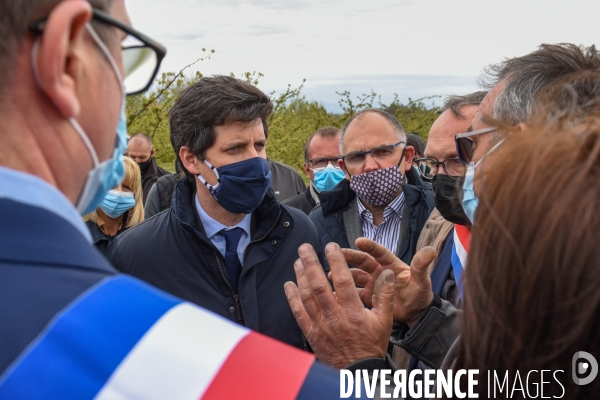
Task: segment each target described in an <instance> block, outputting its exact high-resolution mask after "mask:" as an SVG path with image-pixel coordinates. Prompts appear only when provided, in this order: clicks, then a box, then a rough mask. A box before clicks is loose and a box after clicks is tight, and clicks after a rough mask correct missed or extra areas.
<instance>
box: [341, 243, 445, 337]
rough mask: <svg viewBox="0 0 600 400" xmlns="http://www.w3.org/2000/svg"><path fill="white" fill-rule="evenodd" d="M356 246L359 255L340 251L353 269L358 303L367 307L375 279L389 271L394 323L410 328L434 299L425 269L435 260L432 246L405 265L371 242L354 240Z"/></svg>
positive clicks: (354, 252) (346, 250)
mask: <svg viewBox="0 0 600 400" xmlns="http://www.w3.org/2000/svg"><path fill="white" fill-rule="evenodd" d="M356 247H358V248H359V249H360V250H362V252H361V251H356V250H351V249H342V252H343V254H344V257H345V259H346V261H347V262H348V263H349V264H352V265H355V266H356V268H353V269H352V270H351V273H352V277H353V278H354V282H355V283H356V286H360V287H362V288H361V289H357V290H358V295H359V296H360V298H361V300H362V301H363V302H364V303H365V304H366V305H368V306H370V305H371V298H372V296H373V291H374V287H375V282H376V281H377V278H378V277H379V275H380V274H382V273H383V272H384V271H387V270H391V271H392V272H393V273H394V275H395V285H394V320H395V321H403V322H405V323H406V324H408V325H409V326H412V324H414V323H415V322H416V321H417V320H418V319H419V316H421V312H422V311H423V310H424V309H425V308H427V306H429V304H430V303H431V300H432V299H433V292H432V290H431V278H430V277H429V273H428V272H427V266H428V265H429V263H431V261H432V260H433V258H434V257H435V250H434V249H433V248H432V247H425V248H423V249H421V250H420V251H419V252H418V253H417V254H415V256H414V257H413V259H412V262H411V264H410V266H408V265H406V264H405V263H403V262H402V261H401V260H400V259H399V258H398V257H396V256H395V255H394V254H393V253H392V252H391V251H389V250H388V249H386V248H385V247H383V246H382V245H380V244H377V243H376V242H374V241H372V240H370V239H366V238H359V239H356ZM363 252H364V253H363Z"/></svg>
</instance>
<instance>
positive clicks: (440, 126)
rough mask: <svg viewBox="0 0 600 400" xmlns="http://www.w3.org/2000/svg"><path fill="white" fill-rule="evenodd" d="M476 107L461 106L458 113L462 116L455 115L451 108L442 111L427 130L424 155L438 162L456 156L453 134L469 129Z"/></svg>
mask: <svg viewBox="0 0 600 400" xmlns="http://www.w3.org/2000/svg"><path fill="white" fill-rule="evenodd" d="M477 108H478V106H477V105H468V106H463V107H461V108H460V115H462V116H459V115H457V114H456V113H455V112H454V111H453V110H451V109H447V110H446V111H444V112H443V113H442V114H441V115H440V116H439V117H438V119H436V120H435V122H434V123H433V125H432V126H431V129H430V130H429V136H428V138H427V147H426V148H425V157H427V158H434V159H436V160H437V161H440V162H442V161H444V160H446V159H448V158H457V157H458V154H457V153H456V145H455V144H454V136H455V135H457V134H459V133H463V132H466V131H467V130H468V129H469V126H470V125H471V122H472V121H473V117H474V116H475V113H476V112H477Z"/></svg>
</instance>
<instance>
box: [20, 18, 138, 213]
mask: <svg viewBox="0 0 600 400" xmlns="http://www.w3.org/2000/svg"><path fill="white" fill-rule="evenodd" d="M86 29H87V30H88V32H89V33H90V35H91V36H92V38H93V39H94V42H96V44H97V45H98V47H100V49H101V50H102V52H103V53H104V55H105V56H106V58H107V59H108V61H109V63H110V65H111V66H112V69H113V71H114V73H115V75H116V77H117V81H118V82H119V87H120V88H121V93H122V97H121V113H120V115H119V122H118V125H117V129H116V131H117V137H116V139H115V147H114V151H113V154H112V157H111V158H109V159H108V160H105V161H102V162H100V161H99V160H98V154H97V153H96V150H95V149H94V146H93V145H92V143H91V141H90V139H89V138H88V136H87V134H86V133H85V132H84V131H83V129H82V128H81V126H80V125H79V123H78V122H77V121H76V120H75V119H74V118H69V120H68V121H69V123H70V124H71V126H72V127H73V129H75V131H76V132H77V134H78V135H79V136H80V137H81V140H82V141H83V143H84V144H85V146H86V147H87V149H88V151H89V153H90V155H91V157H92V162H93V163H94V167H93V168H92V169H91V170H90V171H89V173H88V176H87V179H86V181H85V184H84V186H83V189H82V191H81V194H80V195H79V199H78V200H77V204H76V207H77V210H78V211H79V213H80V214H81V215H85V214H89V213H90V212H92V211H94V210H95V209H96V208H98V206H99V205H100V203H101V202H102V199H104V196H105V195H106V193H107V192H108V191H109V190H110V189H112V188H114V187H116V186H118V185H119V184H120V183H121V182H122V181H123V177H124V176H125V167H124V164H123V152H124V151H125V149H126V148H127V117H126V115H125V95H126V92H125V86H124V85H123V78H122V76H121V72H120V70H119V68H118V67H117V64H116V62H115V60H114V58H113V57H112V55H111V54H110V52H109V51H108V49H107V48H106V46H105V45H104V43H103V42H102V40H101V39H100V38H99V37H98V34H97V33H96V31H94V28H92V27H91V25H90V24H86ZM38 47H39V39H38V40H36V42H35V43H34V45H33V47H32V50H31V53H32V63H33V71H34V75H35V78H36V80H37V82H38V84H39V82H40V79H39V75H38V70H37V52H38ZM40 86H41V85H40Z"/></svg>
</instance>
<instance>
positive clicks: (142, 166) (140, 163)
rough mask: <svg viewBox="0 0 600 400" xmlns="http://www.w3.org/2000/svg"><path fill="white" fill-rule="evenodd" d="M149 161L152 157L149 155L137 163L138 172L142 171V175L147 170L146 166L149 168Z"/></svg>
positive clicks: (150, 161)
mask: <svg viewBox="0 0 600 400" xmlns="http://www.w3.org/2000/svg"><path fill="white" fill-rule="evenodd" d="M151 163H152V157H150V158H149V159H147V160H146V161H142V162H139V163H137V165H139V166H140V172H141V173H142V175H146V172H148V168H150V164H151Z"/></svg>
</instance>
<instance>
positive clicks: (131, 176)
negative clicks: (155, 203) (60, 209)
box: [83, 156, 144, 228]
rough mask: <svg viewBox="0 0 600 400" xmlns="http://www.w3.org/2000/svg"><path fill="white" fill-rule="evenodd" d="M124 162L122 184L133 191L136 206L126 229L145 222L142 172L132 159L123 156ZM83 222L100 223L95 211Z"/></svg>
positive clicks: (130, 211) (130, 212)
mask: <svg viewBox="0 0 600 400" xmlns="http://www.w3.org/2000/svg"><path fill="white" fill-rule="evenodd" d="M123 161H124V165H125V177H124V178H123V182H121V184H122V185H124V186H128V187H130V188H131V189H132V190H133V198H134V199H135V206H134V207H133V208H132V209H131V210H129V216H128V218H127V223H126V224H125V227H126V228H131V227H132V226H134V225H137V224H139V223H140V222H142V221H143V220H144V198H143V195H144V192H143V190H142V174H141V172H140V167H139V166H138V165H137V163H136V162H135V161H133V160H132V159H131V158H129V157H126V156H123ZM83 220H84V221H92V222H94V223H98V213H97V212H96V211H93V212H91V213H89V214H87V215H85V216H84V217H83Z"/></svg>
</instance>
